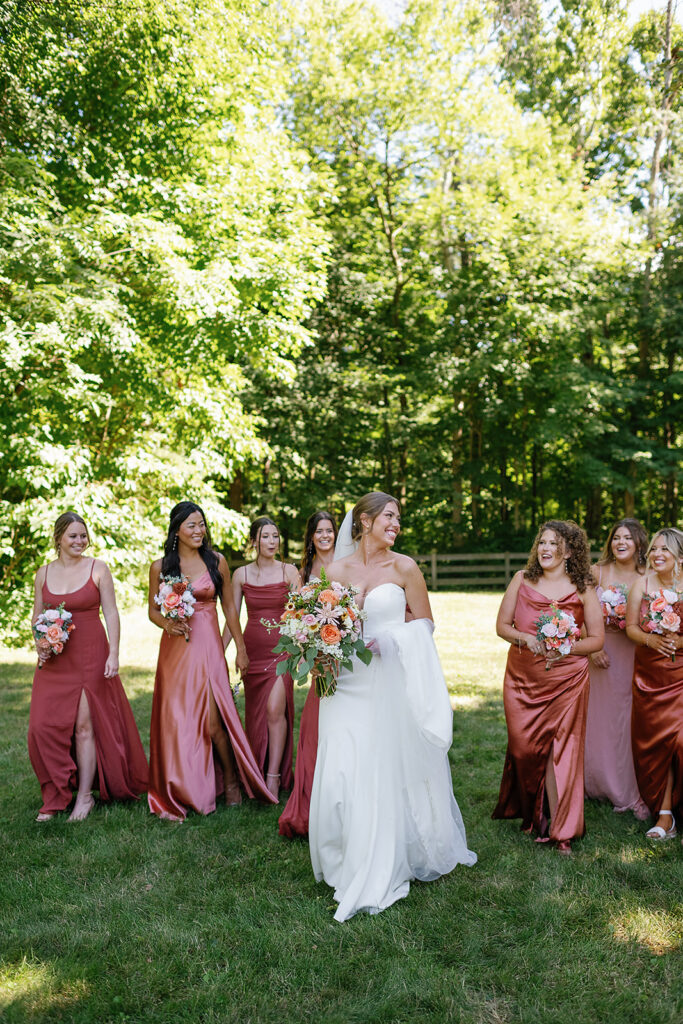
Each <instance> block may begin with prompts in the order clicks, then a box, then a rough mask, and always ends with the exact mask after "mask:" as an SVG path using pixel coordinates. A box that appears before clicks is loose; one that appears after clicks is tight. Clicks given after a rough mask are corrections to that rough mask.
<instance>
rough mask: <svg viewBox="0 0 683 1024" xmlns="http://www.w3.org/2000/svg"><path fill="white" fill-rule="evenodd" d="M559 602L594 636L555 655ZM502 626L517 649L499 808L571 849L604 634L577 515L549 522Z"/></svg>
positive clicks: (513, 586)
mask: <svg viewBox="0 0 683 1024" xmlns="http://www.w3.org/2000/svg"><path fill="white" fill-rule="evenodd" d="M553 604H554V605H556V606H558V607H559V608H560V609H561V610H562V611H566V612H570V613H571V614H572V615H573V616H574V619H575V621H576V624H577V626H579V627H581V626H583V625H585V636H584V637H582V638H581V639H580V640H578V641H576V642H575V644H574V645H573V649H572V653H571V654H568V655H566V656H564V657H562V658H554V659H551V660H549V659H548V657H547V655H546V654H545V648H544V645H543V644H542V642H541V641H540V640H538V639H537V637H536V626H535V622H536V620H537V619H538V617H539V616H540V615H541V614H543V613H544V612H547V611H548V610H549V609H550V606H551V605H553ZM496 631H497V633H498V636H500V637H502V638H503V639H504V640H507V641H508V642H509V643H510V651H509V653H508V659H507V667H506V671H505V684H504V688H503V700H504V705H505V719H506V722H507V727H508V749H507V754H506V757H505V767H504V769H503V778H502V781H501V784H500V794H499V798H498V804H497V806H496V809H495V810H494V812H493V817H494V818H521V819H522V829H523V830H524V831H525V832H527V833H529V834H531V832H533V831H534V830H535V831H536V832H537V833H538V837H537V840H536V841H537V842H547V841H548V840H549V839H550V840H554V841H555V843H556V845H557V849H558V850H559V852H560V853H565V854H568V853H571V840H572V839H574V838H575V837H578V836H582V835H583V834H584V820H583V745H584V738H585V731H586V709H587V706H588V689H589V682H588V655H589V654H592V653H593V651H598V650H600V649H601V647H602V646H603V642H604V629H603V624H602V614H601V611H600V605H599V603H598V599H597V596H596V594H595V589H594V586H593V579H592V576H591V573H590V561H589V555H588V541H587V539H586V535H585V533H584V532H583V530H582V529H580V527H578V526H577V525H576V523H572V522H565V521H562V520H550V521H549V522H547V523H544V524H543V526H542V527H541V529H540V530H539V532H538V534H537V536H536V540H535V541H534V546H533V548H532V551H531V554H530V556H529V561H528V562H527V566H526V569H524V570H522V571H520V572H518V573H516V574H515V576H514V578H513V580H512V582H511V583H510V586H509V587H508V589H507V591H506V593H505V597H504V598H503V601H502V604H501V606H500V611H499V612H498V620H497V623H496Z"/></svg>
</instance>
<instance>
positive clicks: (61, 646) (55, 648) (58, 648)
mask: <svg viewBox="0 0 683 1024" xmlns="http://www.w3.org/2000/svg"><path fill="white" fill-rule="evenodd" d="M52 650H53V651H54V652H55V654H61V653H62V651H63V650H64V644H63V643H62V642H61V640H60V642H59V643H58V644H53V645H52Z"/></svg>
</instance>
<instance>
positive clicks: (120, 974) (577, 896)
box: [0, 594, 683, 1024]
mask: <svg viewBox="0 0 683 1024" xmlns="http://www.w3.org/2000/svg"><path fill="white" fill-rule="evenodd" d="M499 599H500V598H499V595H495V594H493V595H492V594H439V595H437V596H436V597H435V598H434V602H433V603H434V610H435V617H436V620H437V634H436V637H437V642H438V645H439V649H440V652H441V656H442V659H443V663H444V668H445V671H446V676H447V679H448V684H449V687H450V688H451V692H452V694H453V702H454V707H455V711H456V714H455V739H454V744H453V748H452V750H451V759H452V766H453V777H454V780H455V792H456V796H457V798H458V802H459V804H460V807H461V809H462V811H463V814H464V817H465V822H466V824H467V827H468V841H469V845H470V847H471V848H472V849H474V850H476V851H477V853H478V855H479V863H478V864H477V865H476V866H475V867H474V868H456V870H455V871H454V872H453V873H452V874H451V875H449V876H448V877H447V878H444V879H441V880H439V881H437V882H433V883H430V884H419V883H416V884H414V885H413V886H412V888H411V892H410V895H409V897H408V898H407V899H405V900H401V901H400V902H399V903H398V904H396V905H395V906H393V907H391V908H390V909H389V910H387V911H385V912H384V913H382V914H380V915H378V916H376V917H369V916H368V915H365V914H360V915H358V916H357V917H355V918H353V919H352V920H351V921H349V922H347V923H345V924H341V925H340V924H337V923H336V922H334V921H333V920H332V913H333V904H332V899H331V892H330V890H329V889H328V888H327V887H326V886H325V885H324V884H320V885H318V884H316V883H315V881H314V879H313V875H312V873H311V867H310V861H309V857H308V847H307V845H306V843H304V842H288V841H286V840H284V839H281V838H280V837H279V836H278V833H277V816H278V813H279V812H278V810H277V809H276V808H266V807H262V806H260V805H252V804H249V805H246V804H245V805H243V806H242V807H241V808H225V807H222V808H220V809H219V810H218V811H217V812H216V813H215V814H213V815H210V816H209V817H207V818H201V817H199V816H196V815H194V816H191V817H190V818H189V819H188V820H187V822H185V823H184V824H182V825H174V824H171V823H167V822H162V821H158V820H157V819H156V818H153V817H152V816H151V815H150V814H149V813H148V812H147V808H146V804H144V803H142V802H141V803H139V804H136V805H116V806H112V807H109V808H105V807H103V806H98V807H97V808H96V809H95V811H94V812H93V813H92V815H91V816H90V818H89V819H88V820H87V821H85V822H83V823H81V824H73V825H69V824H68V823H67V822H66V816H64V815H62V816H60V818H59V819H56V820H55V821H52V822H49V823H48V824H46V825H37V824H35V823H34V820H33V819H34V817H35V814H36V811H37V809H38V807H39V804H40V795H39V788H38V784H37V781H36V779H35V777H34V775H33V772H32V770H31V766H30V763H29V760H28V755H27V752H26V728H27V721H28V707H29V699H30V690H31V679H32V675H33V664H34V662H33V659H32V658H31V657H30V655H28V654H20V653H17V652H13V651H6V650H5V651H2V650H0V674H1V677H2V685H1V686H0V710H1V716H0V729H1V730H2V732H1V742H0V795H1V800H2V828H1V830H0V854H1V857H2V875H1V881H0V1020H2V1021H3V1022H7V1024H12V1022H19V1021H21V1022H23V1021H65V1022H79V1024H80V1022H86V1021H88V1022H97V1024H109V1022H111V1024H119V1022H125V1021H129V1022H136V1024H143V1022H144V1024H147V1022H149V1024H152V1022H153V1024H175V1022H188V1024H190V1022H192V1024H198V1022H202V1024H204V1022H206V1024H208V1022H232V1021H234V1022H239V1024H250V1022H271V1021H272V1022H282V1024H285V1022H299V1021H304V1020H311V1021H325V1022H330V1024H346V1022H358V1024H365V1022H379V1021H382V1022H402V1021H416V1022H432V1021H433V1022H439V1024H441V1022H445V1021H449V1022H450V1021H454V1022H462V1024H503V1022H505V1024H507V1022H510V1024H512V1022H521V1024H536V1022H538V1024H541V1022H543V1024H545V1022H549V1021H552V1022H553V1024H565V1022H566V1024H570V1022H572V1024H583V1022H586V1024H589V1022H590V1024H594V1022H605V1021H608V1022H612V1021H614V1022H619V1024H627V1022H633V1024H636V1022H638V1024H640V1022H642V1021H647V1022H648V1024H660V1022H661V1024H664V1022H671V1024H680V1022H681V1021H682V1020H683V952H682V940H683V904H682V900H683V850H682V849H681V844H680V842H679V841H678V840H676V841H674V842H669V843H662V844H658V845H654V844H648V842H647V841H646V840H645V839H644V831H645V829H644V826H643V825H642V824H640V823H638V822H636V821H635V820H634V818H633V817H632V816H631V815H629V814H626V815H616V814H614V813H613V812H612V810H611V808H610V807H608V806H598V805H595V804H590V805H589V806H588V807H587V835H586V838H585V839H584V840H582V841H581V842H578V843H576V844H575V855H574V857H573V858H571V859H570V858H563V857H560V856H558V855H557V854H556V853H555V852H554V851H553V850H550V849H548V848H547V847H542V846H537V845H534V844H533V843H532V842H531V841H530V840H529V839H528V838H527V837H526V836H523V835H522V834H521V833H520V831H519V828H518V826H517V824H516V823H514V822H500V821H497V822H494V821H492V820H491V817H490V815H491V811H492V809H493V806H494V804H495V801H496V796H497V791H498V784H499V780H500V772H501V769H502V764H503V755H504V752H505V720H504V717H503V708H502V700H501V690H502V677H503V665H504V659H505V654H506V645H505V644H504V643H503V642H502V641H500V640H498V639H497V638H496V637H495V634H494V628H493V624H494V619H495V614H496V610H497V606H498V602H499ZM123 625H124V633H123V636H124V644H123V650H122V659H121V660H122V665H123V666H124V668H123V670H122V679H123V682H124V685H125V686H126V689H127V692H128V694H129V697H130V699H131V703H132V706H133V710H134V712H135V715H136V718H137V721H138V724H139V726H140V730H141V733H142V736H143V740H144V741H145V743H146V742H147V737H148V733H149V717H150V707H151V694H152V685H153V678H154V663H155V659H156V645H157V643H158V632H157V630H156V629H155V628H154V627H153V626H151V625H150V624H149V623H148V622H147V619H146V616H145V613H144V612H139V613H137V614H128V615H127V616H125V617H124V624H123ZM304 697H305V691H303V690H299V691H298V692H297V708H298V710H300V709H301V706H302V704H303V700H304Z"/></svg>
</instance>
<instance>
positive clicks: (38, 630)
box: [33, 601, 76, 668]
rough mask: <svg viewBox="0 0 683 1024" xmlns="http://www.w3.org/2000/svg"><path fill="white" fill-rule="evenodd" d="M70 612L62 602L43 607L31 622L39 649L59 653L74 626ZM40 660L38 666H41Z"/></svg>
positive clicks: (49, 652) (48, 652) (47, 652)
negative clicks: (55, 606)
mask: <svg viewBox="0 0 683 1024" xmlns="http://www.w3.org/2000/svg"><path fill="white" fill-rule="evenodd" d="M71 619H72V615H71V612H68V611H67V610H66V608H65V607H64V602H63V601H62V603H61V604H60V605H59V606H58V607H57V608H44V609H43V611H42V612H41V613H40V615H39V616H38V618H37V619H36V621H35V622H34V623H33V636H34V637H35V641H36V644H37V645H38V647H39V649H40V650H41V651H42V652H43V653H45V654H61V653H62V651H63V650H64V644H65V643H66V642H67V640H68V639H69V637H70V636H71V634H72V633H73V631H74V629H75V628H76V627H75V626H74V624H73V622H72V621H71ZM42 667H43V665H42V662H40V663H39V665H38V668H42Z"/></svg>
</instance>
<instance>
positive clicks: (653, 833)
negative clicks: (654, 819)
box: [645, 808, 677, 843]
mask: <svg viewBox="0 0 683 1024" xmlns="http://www.w3.org/2000/svg"><path fill="white" fill-rule="evenodd" d="M663 814H671V828H669V829H666V828H662V826H661V825H653V826H652V828H651V829H649V830H648V831H647V832H646V833H645V838H646V839H654V840H655V841H656V842H658V843H660V842H662V841H663V840H664V839H673V838H674V836H675V835H677V832H676V819H675V818H674V816H673V814H672V813H671V811H667V810H664V808H662V810H661V811H660V812H659V817H660V818H661V816H662V815H663Z"/></svg>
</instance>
